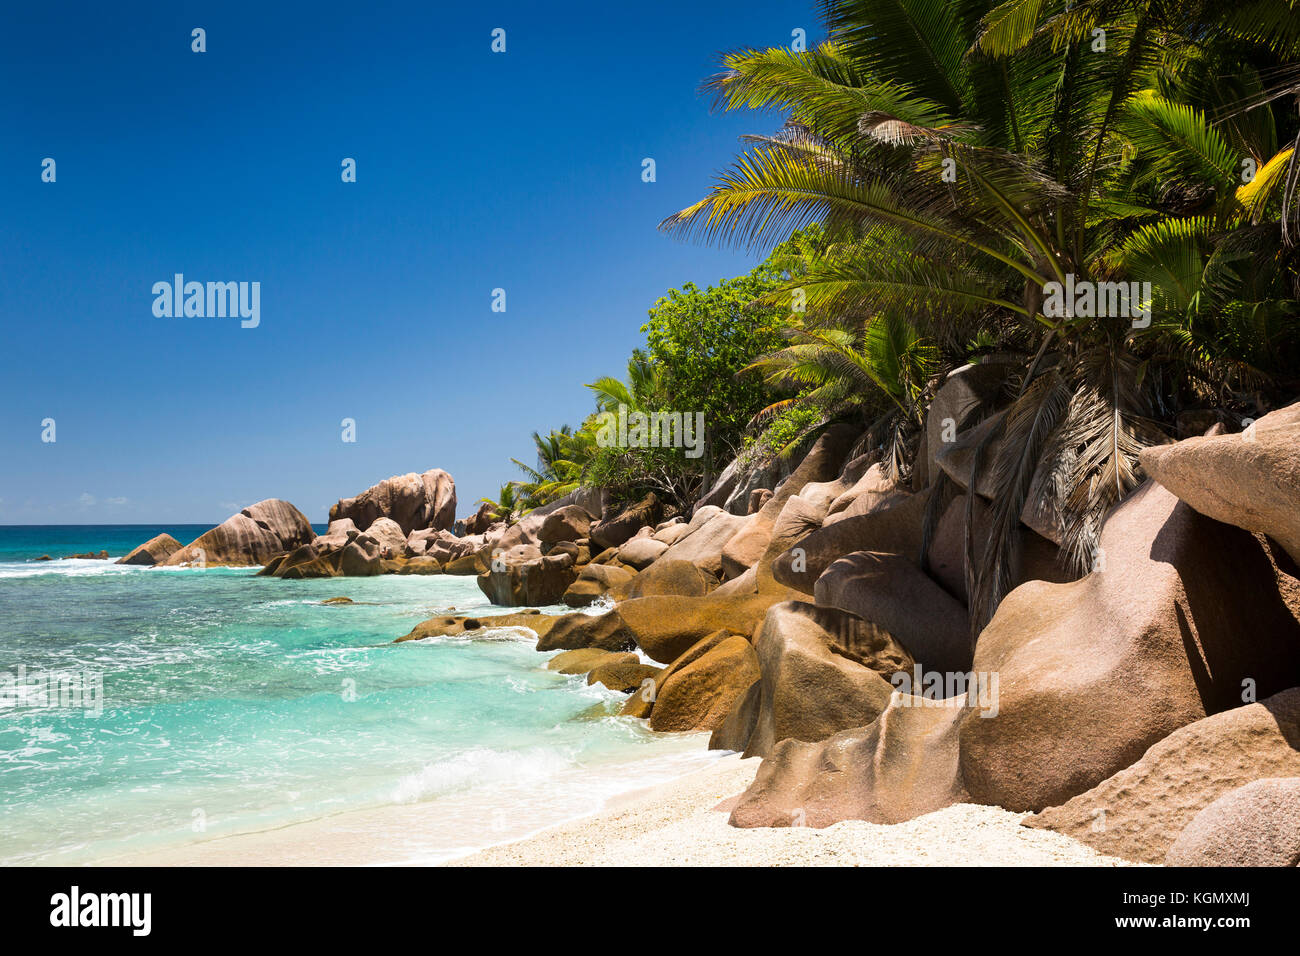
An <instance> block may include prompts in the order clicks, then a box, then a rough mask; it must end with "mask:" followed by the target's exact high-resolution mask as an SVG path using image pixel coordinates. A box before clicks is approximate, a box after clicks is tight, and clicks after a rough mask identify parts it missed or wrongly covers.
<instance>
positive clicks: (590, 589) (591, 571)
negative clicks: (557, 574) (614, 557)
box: [561, 564, 636, 607]
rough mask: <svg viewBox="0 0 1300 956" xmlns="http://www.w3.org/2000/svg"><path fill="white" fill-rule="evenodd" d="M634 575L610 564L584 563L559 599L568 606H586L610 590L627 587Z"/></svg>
mask: <svg viewBox="0 0 1300 956" xmlns="http://www.w3.org/2000/svg"><path fill="white" fill-rule="evenodd" d="M635 576H636V575H635V574H634V572H632V571H629V570H627V569H626V568H621V567H618V566H616V565H612V564H586V565H583V566H582V567H581V568H579V569H578V576H577V577H576V578H575V579H574V581H573V583H572V584H570V585H569V587H568V589H567V590H566V591H565V592H564V594H563V595H562V597H561V600H562V601H563V602H564V603H565V604H567V605H568V606H569V607H587V606H588V605H589V604H592V603H593V602H595V601H597V600H599V599H600V598H602V597H604V596H605V595H606V594H609V593H610V592H612V591H619V590H620V589H622V588H625V587H627V586H628V585H629V584H630V583H631V581H632V580H633V578H634V577H635Z"/></svg>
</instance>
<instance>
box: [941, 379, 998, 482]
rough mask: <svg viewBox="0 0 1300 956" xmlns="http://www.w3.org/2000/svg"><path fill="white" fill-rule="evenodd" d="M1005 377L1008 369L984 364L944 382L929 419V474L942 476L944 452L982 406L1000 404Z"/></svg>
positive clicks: (987, 406) (988, 406)
mask: <svg viewBox="0 0 1300 956" xmlns="http://www.w3.org/2000/svg"><path fill="white" fill-rule="evenodd" d="M1005 378H1006V369H1005V367H1002V366H998V365H983V364H981V365H967V366H965V367H963V368H960V369H958V370H957V371H955V372H953V373H952V374H950V375H949V376H948V377H947V379H945V380H944V383H943V385H942V386H940V388H939V390H938V391H936V392H935V393H934V400H933V401H931V402H930V408H929V410H928V411H927V412H926V416H925V455H926V459H927V462H928V472H929V474H931V475H935V474H938V470H939V454H940V452H942V451H943V450H944V449H945V448H947V447H948V446H949V445H950V444H952V443H953V442H955V441H956V438H957V436H958V434H959V433H960V432H961V431H964V430H965V429H964V428H963V427H962V426H963V425H965V424H966V423H967V421H968V419H970V418H972V417H973V416H975V415H977V414H979V412H978V410H979V409H980V408H981V407H983V408H990V407H992V406H993V405H994V404H996V402H997V400H998V399H999V397H1000V392H1001V388H1002V382H1003V381H1004V380H1005Z"/></svg>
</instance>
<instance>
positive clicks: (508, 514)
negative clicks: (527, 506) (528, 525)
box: [479, 481, 524, 524]
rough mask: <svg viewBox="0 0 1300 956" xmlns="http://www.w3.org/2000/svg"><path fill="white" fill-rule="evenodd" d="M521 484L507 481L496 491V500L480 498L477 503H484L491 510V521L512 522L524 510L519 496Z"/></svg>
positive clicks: (517, 518) (516, 519)
mask: <svg viewBox="0 0 1300 956" xmlns="http://www.w3.org/2000/svg"><path fill="white" fill-rule="evenodd" d="M520 487H521V485H520V483H519V482H517V481H508V482H506V483H505V484H504V485H502V486H501V490H500V491H498V492H497V497H496V500H495V501H494V500H493V499H491V498H480V499H479V504H486V505H487V506H488V507H489V509H490V510H491V516H492V520H493V521H504V522H505V523H506V524H514V523H515V522H516V521H518V520H519V518H520V516H521V515H522V514H523V512H524V508H523V502H522V501H521V499H520V496H519V489H520Z"/></svg>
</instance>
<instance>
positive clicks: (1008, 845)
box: [87, 751, 1143, 867]
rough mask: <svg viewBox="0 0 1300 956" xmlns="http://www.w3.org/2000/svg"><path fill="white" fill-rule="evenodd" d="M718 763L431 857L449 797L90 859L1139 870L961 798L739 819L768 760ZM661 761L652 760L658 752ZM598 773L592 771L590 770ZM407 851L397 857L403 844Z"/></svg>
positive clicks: (719, 758) (723, 758) (728, 758)
mask: <svg viewBox="0 0 1300 956" xmlns="http://www.w3.org/2000/svg"><path fill="white" fill-rule="evenodd" d="M706 753H710V754H712V756H709V757H708V758H706V759H707V760H708V763H707V764H706V765H705V766H703V767H697V768H695V769H692V770H689V771H687V772H685V773H681V774H678V775H676V776H674V777H672V778H670V779H668V780H661V781H658V782H655V783H650V784H646V785H642V786H637V787H633V788H631V789H628V790H625V791H621V792H618V793H614V794H612V795H610V796H608V797H607V798H605V799H604V801H603V804H602V806H601V807H600V808H599V809H596V810H594V811H591V812H586V813H581V814H578V815H575V816H570V817H567V818H565V819H563V820H558V821H554V822H550V823H546V824H543V825H542V826H540V827H536V828H534V829H532V830H529V831H527V832H522V833H517V834H514V835H511V836H509V837H507V838H506V839H504V840H501V841H499V842H494V843H488V844H485V845H482V846H478V847H464V848H463V849H460V850H453V851H446V850H443V851H437V852H434V853H432V854H430V853H422V852H421V850H420V844H421V838H422V836H423V835H425V834H427V833H428V832H429V824H430V823H431V822H433V821H434V820H436V819H437V818H438V817H439V815H440V812H441V811H442V809H443V806H442V805H441V803H440V801H429V802H424V803H417V804H408V805H396V806H390V807H380V808H371V809H364V810H348V811H343V812H341V813H336V814H332V815H330V816H326V817H320V818H317V819H315V820H308V821H303V822H299V823H290V824H286V825H282V826H278V827H271V828H268V829H264V830H255V831H249V832H245V833H237V834H230V835H228V836H221V837H214V838H212V839H208V840H203V841H199V842H195V843H188V844H184V845H181V846H173V847H160V848H155V849H149V850H141V851H134V852H131V853H128V854H119V855H116V856H112V857H105V858H102V859H98V860H94V861H91V862H90V863H88V864H87V865H88V866H91V867H95V866H301V865H317V866H320V865H331V864H335V865H352V866H429V865H433V866H448V867H461V866H466V867H468V866H628V865H638V866H737V865H743V866H1101V867H1112V866H1141V865H1143V864H1139V863H1133V862H1131V861H1128V860H1123V859H1120V858H1117V857H1112V856H1106V855H1104V854H1102V853H1099V852H1097V851H1096V850H1094V849H1093V848H1091V847H1089V846H1087V845H1086V844H1083V843H1080V842H1079V841H1077V840H1074V839H1073V838H1071V837H1068V836H1065V835H1063V834H1060V833H1056V832H1053V831H1050V830H1038V829H1030V828H1028V827H1022V826H1021V825H1020V821H1021V820H1022V819H1023V818H1024V817H1025V816H1027V814H1023V813H1013V812H1011V811H1009V810H1003V809H1001V808H1000V807H989V806H980V805H977V804H967V803H962V804H955V805H953V806H950V807H946V808H944V809H942V810H938V811H935V812H933V813H928V814H924V815H922V816H919V817H916V818H914V819H912V820H908V821H906V822H904V823H896V824H876V823H867V822H865V821H861V820H847V821H842V822H840V823H837V824H835V825H833V826H829V827H826V828H824V829H813V828H809V827H786V828H753V829H743V828H738V827H732V826H730V825H729V824H728V822H727V817H728V813H727V812H726V810H725V809H719V807H720V805H722V806H725V805H726V804H727V803H729V801H730V800H731V798H733V797H735V796H737V795H738V794H739V793H741V792H742V791H743V790H745V789H746V787H748V786H749V784H750V783H751V782H752V781H753V779H754V775H755V774H756V773H757V771H758V767H759V761H758V760H757V759H754V758H751V759H749V760H742V759H741V756H740V754H738V753H725V754H723V753H720V752H718V751H712V752H706ZM651 761H653V758H651ZM584 773H589V771H584ZM399 845H400V846H401V847H404V848H405V851H404V852H402V853H401V854H400V855H399V856H394V853H395V852H396V848H397V847H398V846H399Z"/></svg>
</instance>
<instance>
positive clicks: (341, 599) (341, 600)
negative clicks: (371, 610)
mask: <svg viewBox="0 0 1300 956" xmlns="http://www.w3.org/2000/svg"><path fill="white" fill-rule="evenodd" d="M355 603H356V602H355V601H353V600H352V598H350V597H332V598H326V599H325V600H323V601H321V604H355Z"/></svg>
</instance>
